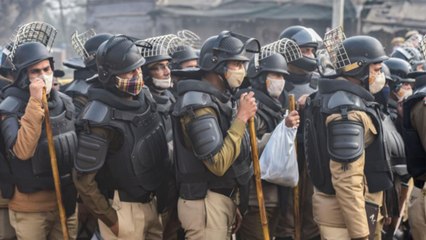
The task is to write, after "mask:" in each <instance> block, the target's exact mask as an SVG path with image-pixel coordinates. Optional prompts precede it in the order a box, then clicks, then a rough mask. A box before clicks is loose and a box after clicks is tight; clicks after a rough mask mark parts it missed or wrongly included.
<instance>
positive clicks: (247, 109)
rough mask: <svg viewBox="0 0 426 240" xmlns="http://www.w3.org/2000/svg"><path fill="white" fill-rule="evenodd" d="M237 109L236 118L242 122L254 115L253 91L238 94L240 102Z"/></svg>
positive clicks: (255, 108)
mask: <svg viewBox="0 0 426 240" xmlns="http://www.w3.org/2000/svg"><path fill="white" fill-rule="evenodd" d="M239 103H240V104H239V106H238V111H237V118H239V119H241V120H242V121H243V122H245V123H246V122H247V121H248V120H249V119H250V118H252V117H254V115H255V114H256V111H257V104H256V99H255V98H254V92H249V93H243V94H241V96H240V102H239Z"/></svg>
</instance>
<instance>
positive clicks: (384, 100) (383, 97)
mask: <svg viewBox="0 0 426 240" xmlns="http://www.w3.org/2000/svg"><path fill="white" fill-rule="evenodd" d="M389 95H390V87H389V86H388V85H385V86H384V87H383V88H382V90H380V92H378V93H376V94H374V99H376V101H377V102H378V103H380V104H382V105H383V106H385V107H386V106H387V105H388V100H389Z"/></svg>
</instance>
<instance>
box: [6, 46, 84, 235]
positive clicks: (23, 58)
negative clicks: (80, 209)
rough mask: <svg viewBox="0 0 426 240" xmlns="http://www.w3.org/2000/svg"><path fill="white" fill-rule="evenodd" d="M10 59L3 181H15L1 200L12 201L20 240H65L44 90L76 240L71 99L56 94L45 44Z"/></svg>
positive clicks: (21, 50)
mask: <svg viewBox="0 0 426 240" xmlns="http://www.w3.org/2000/svg"><path fill="white" fill-rule="evenodd" d="M11 58H12V59H13V60H12V63H13V65H14V69H12V76H13V80H14V82H13V84H12V85H11V86H9V87H7V88H6V89H3V97H4V100H3V101H2V103H1V104H0V112H1V115H2V122H1V129H2V136H3V139H4V145H5V149H6V152H7V158H8V161H7V162H5V161H2V162H1V165H2V167H1V169H2V170H1V175H2V176H3V177H4V178H7V179H13V180H12V181H11V182H9V183H8V184H4V185H2V194H3V196H4V197H7V198H10V199H11V200H10V202H9V214H10V221H11V224H12V226H13V227H14V228H15V231H16V236H17V237H18V239H62V231H61V224H60V219H59V211H58V207H57V199H56V194H55V191H54V184H53V178H52V172H51V167H50V156H49V151H48V143H47V137H46V129H45V128H46V126H45V125H44V120H43V119H44V117H45V115H44V110H43V106H42V100H41V99H42V94H43V92H42V90H43V88H46V94H47V95H48V107H49V112H50V122H51V123H52V124H51V126H52V132H53V135H54V143H55V146H56V156H57V160H58V169H59V174H60V176H61V187H62V189H61V190H62V195H63V196H62V198H63V199H64V206H65V210H66V214H67V217H68V219H67V224H68V230H69V235H70V237H71V238H72V239H75V238H76V233H77V218H76V214H75V213H74V212H75V208H76V197H77V193H76V191H75V188H74V186H73V184H72V179H71V175H70V173H71V169H72V166H73V161H74V158H75V150H76V147H77V136H76V133H75V129H74V123H75V112H74V105H73V104H72V101H71V99H70V98H69V97H68V96H66V95H64V94H62V93H60V92H57V91H56V90H54V89H52V78H53V57H52V55H51V54H50V53H49V51H48V50H47V48H46V47H45V46H44V45H43V44H41V43H39V42H31V43H23V44H21V45H18V46H17V48H16V51H15V55H14V56H13V57H11Z"/></svg>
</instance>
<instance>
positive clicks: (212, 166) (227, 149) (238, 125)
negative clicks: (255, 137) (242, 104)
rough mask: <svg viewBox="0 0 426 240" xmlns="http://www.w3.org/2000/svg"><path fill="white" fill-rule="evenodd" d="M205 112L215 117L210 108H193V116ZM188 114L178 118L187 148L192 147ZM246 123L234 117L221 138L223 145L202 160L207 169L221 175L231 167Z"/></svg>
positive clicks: (238, 153) (237, 154)
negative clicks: (188, 132)
mask: <svg viewBox="0 0 426 240" xmlns="http://www.w3.org/2000/svg"><path fill="white" fill-rule="evenodd" d="M206 114H210V115H213V116H215V117H217V115H216V112H215V111H214V110H213V109H212V108H210V107H206V108H200V109H197V110H195V116H197V117H199V116H203V115H206ZM191 119H192V118H191V117H190V116H183V117H182V118H181V119H180V122H181V126H182V130H183V131H182V132H183V134H184V141H185V145H186V146H187V147H188V148H192V147H191V146H192V144H191V139H190V138H189V136H188V134H187V131H186V129H187V125H188V124H189V123H190V122H191ZM245 128H246V124H245V123H244V122H243V121H242V120H240V119H238V118H235V119H234V121H233V122H232V124H231V127H230V128H229V129H228V131H227V135H226V137H225V138H224V139H223V145H222V147H221V148H220V150H219V152H218V153H216V154H215V155H214V156H213V158H212V159H209V160H205V161H203V163H204V165H205V166H206V167H207V168H208V169H209V171H210V172H212V173H213V174H215V175H217V176H223V175H224V174H225V173H226V171H227V170H228V169H229V168H230V167H231V165H232V164H233V163H234V161H235V160H236V159H237V157H238V156H239V155H240V147H241V140H242V139H243V136H244V132H245Z"/></svg>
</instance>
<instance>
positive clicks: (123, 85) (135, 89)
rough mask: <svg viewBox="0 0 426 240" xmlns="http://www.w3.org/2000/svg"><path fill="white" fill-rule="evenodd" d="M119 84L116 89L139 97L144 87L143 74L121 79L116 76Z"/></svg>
mask: <svg viewBox="0 0 426 240" xmlns="http://www.w3.org/2000/svg"><path fill="white" fill-rule="evenodd" d="M116 78H117V82H116V85H115V86H116V87H117V89H118V90H120V91H122V92H126V93H128V94H130V95H132V96H136V95H138V94H139V93H140V92H141V91H142V87H143V79H142V72H140V73H138V74H136V75H133V77H132V78H130V79H127V78H121V77H119V76H116Z"/></svg>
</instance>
